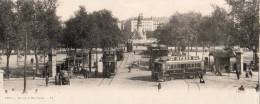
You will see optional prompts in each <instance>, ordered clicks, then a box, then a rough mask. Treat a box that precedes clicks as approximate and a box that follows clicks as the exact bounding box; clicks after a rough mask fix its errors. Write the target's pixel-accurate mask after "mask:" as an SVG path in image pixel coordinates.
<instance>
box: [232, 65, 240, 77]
mask: <svg viewBox="0 0 260 104" xmlns="http://www.w3.org/2000/svg"><path fill="white" fill-rule="evenodd" d="M233 68H234V70H235V71H236V75H237V80H239V79H240V72H239V71H238V69H237V65H236V64H234V67H233Z"/></svg>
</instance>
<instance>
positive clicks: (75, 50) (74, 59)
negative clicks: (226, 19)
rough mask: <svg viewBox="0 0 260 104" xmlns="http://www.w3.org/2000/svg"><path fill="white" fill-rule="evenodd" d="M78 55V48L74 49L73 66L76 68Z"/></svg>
mask: <svg viewBox="0 0 260 104" xmlns="http://www.w3.org/2000/svg"><path fill="white" fill-rule="evenodd" d="M76 55H77V48H75V49H74V53H73V66H74V67H75V66H76Z"/></svg>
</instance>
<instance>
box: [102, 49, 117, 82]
mask: <svg viewBox="0 0 260 104" xmlns="http://www.w3.org/2000/svg"><path fill="white" fill-rule="evenodd" d="M102 62H103V77H107V78H109V77H111V76H114V75H115V74H116V66H117V58H116V49H115V48H105V49H103V57H102Z"/></svg>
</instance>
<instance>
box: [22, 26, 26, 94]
mask: <svg viewBox="0 0 260 104" xmlns="http://www.w3.org/2000/svg"><path fill="white" fill-rule="evenodd" d="M24 57H25V58H24V76H23V81H24V83H23V93H26V70H27V62H26V61H27V31H26V30H25V51H24Z"/></svg>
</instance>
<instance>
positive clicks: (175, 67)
mask: <svg viewBox="0 0 260 104" xmlns="http://www.w3.org/2000/svg"><path fill="white" fill-rule="evenodd" d="M195 67H201V64H200V63H192V64H173V65H168V68H169V69H178V68H195Z"/></svg>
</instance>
